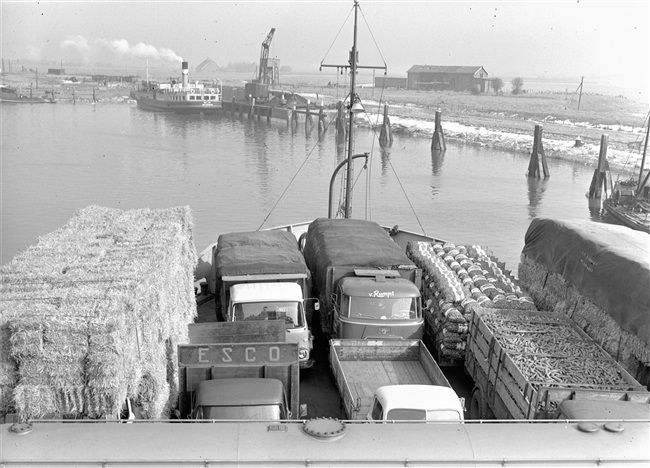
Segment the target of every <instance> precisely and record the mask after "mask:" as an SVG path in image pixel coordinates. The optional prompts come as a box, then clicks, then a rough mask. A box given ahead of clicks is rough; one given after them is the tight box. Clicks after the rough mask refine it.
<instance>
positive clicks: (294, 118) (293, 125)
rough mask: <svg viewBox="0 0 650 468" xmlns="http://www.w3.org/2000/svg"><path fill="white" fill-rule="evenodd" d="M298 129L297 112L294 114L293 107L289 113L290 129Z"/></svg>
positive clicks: (294, 108)
mask: <svg viewBox="0 0 650 468" xmlns="http://www.w3.org/2000/svg"><path fill="white" fill-rule="evenodd" d="M296 127H298V112H296V106H293V110H292V111H291V129H292V130H295V129H296Z"/></svg>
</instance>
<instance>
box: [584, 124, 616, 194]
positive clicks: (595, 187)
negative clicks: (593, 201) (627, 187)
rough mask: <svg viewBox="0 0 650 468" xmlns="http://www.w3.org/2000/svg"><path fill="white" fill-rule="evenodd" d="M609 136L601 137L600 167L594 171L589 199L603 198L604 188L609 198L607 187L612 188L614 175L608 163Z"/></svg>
mask: <svg viewBox="0 0 650 468" xmlns="http://www.w3.org/2000/svg"><path fill="white" fill-rule="evenodd" d="M608 141H609V135H608V134H606V133H604V134H603V135H602V136H601V137H600V153H598V167H597V168H596V170H595V171H594V176H593V177H592V178H591V184H590V185H589V198H601V195H602V190H603V187H604V188H605V196H607V185H608V183H609V187H610V189H611V188H612V175H611V174H610V172H609V163H608V162H607V143H608Z"/></svg>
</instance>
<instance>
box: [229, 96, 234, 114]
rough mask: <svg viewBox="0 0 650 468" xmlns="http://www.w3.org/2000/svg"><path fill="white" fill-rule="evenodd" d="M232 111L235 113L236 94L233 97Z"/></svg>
mask: <svg viewBox="0 0 650 468" xmlns="http://www.w3.org/2000/svg"><path fill="white" fill-rule="evenodd" d="M230 113H231V114H232V115H235V96H233V97H232V107H231V108H230Z"/></svg>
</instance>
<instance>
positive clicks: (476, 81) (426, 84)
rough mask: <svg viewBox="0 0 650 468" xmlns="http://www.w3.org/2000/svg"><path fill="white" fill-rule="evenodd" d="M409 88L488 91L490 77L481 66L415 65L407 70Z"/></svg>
mask: <svg viewBox="0 0 650 468" xmlns="http://www.w3.org/2000/svg"><path fill="white" fill-rule="evenodd" d="M406 75H407V88H408V89H428V90H451V91H471V90H472V88H473V87H474V86H476V87H477V88H478V90H479V92H481V93H484V92H487V91H488V90H489V88H490V79H489V78H488V73H487V71H485V68H483V67H481V66H461V67H456V66H442V65H413V66H412V67H411V68H410V69H409V70H408V71H407V72H406Z"/></svg>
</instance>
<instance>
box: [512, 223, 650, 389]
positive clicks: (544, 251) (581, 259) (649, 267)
mask: <svg viewBox="0 0 650 468" xmlns="http://www.w3.org/2000/svg"><path fill="white" fill-rule="evenodd" d="M525 241H526V242H525V245H524V249H523V250H522V256H521V262H520V263H519V270H518V273H519V278H520V282H521V284H522V285H524V286H525V287H526V289H527V290H528V291H530V294H531V297H532V298H533V300H534V302H535V304H536V306H537V307H538V309H540V310H552V311H554V312H560V313H564V314H566V315H568V316H569V317H570V318H571V319H572V320H573V321H574V322H576V324H577V325H578V326H579V327H581V328H582V329H583V330H584V331H585V332H586V333H587V334H588V335H589V336H590V337H591V338H593V339H594V340H595V341H596V342H597V343H598V344H599V345H600V346H602V347H603V349H605V351H607V352H608V353H609V354H610V355H611V356H612V357H614V358H615V359H616V360H617V361H618V362H619V363H621V364H622V365H623V367H624V368H625V369H626V370H627V371H628V372H630V373H631V374H632V375H633V376H634V377H635V378H636V379H637V380H638V381H639V382H641V383H643V384H644V385H646V386H647V387H648V388H649V389H650V314H649V313H648V311H649V310H650V287H649V285H650V241H649V237H648V234H646V233H643V232H639V231H634V230H632V229H628V228H626V227H624V226H615V225H609V224H603V223H593V222H581V221H573V220H572V221H566V220H555V219H544V218H536V219H534V220H533V221H532V222H531V224H530V226H529V228H528V231H527V233H526V238H525Z"/></svg>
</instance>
